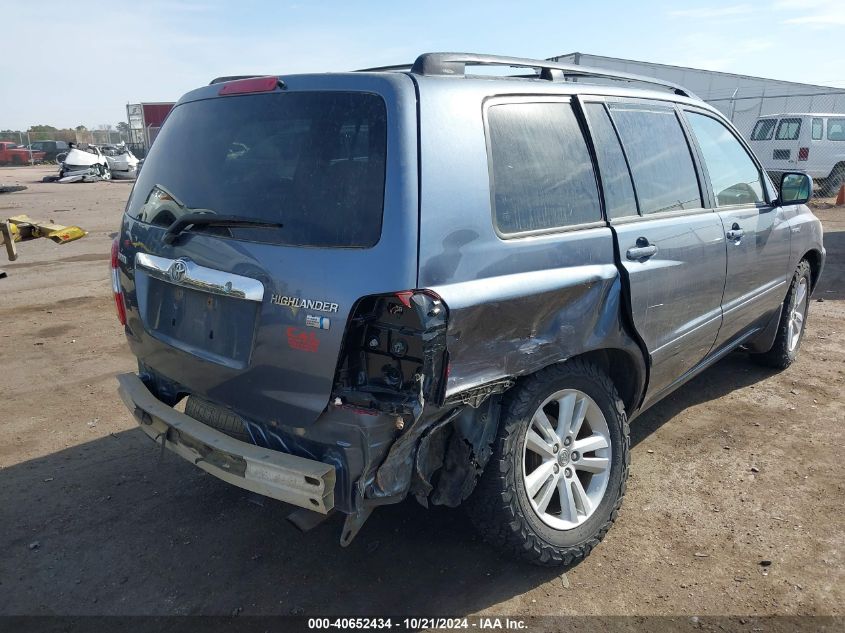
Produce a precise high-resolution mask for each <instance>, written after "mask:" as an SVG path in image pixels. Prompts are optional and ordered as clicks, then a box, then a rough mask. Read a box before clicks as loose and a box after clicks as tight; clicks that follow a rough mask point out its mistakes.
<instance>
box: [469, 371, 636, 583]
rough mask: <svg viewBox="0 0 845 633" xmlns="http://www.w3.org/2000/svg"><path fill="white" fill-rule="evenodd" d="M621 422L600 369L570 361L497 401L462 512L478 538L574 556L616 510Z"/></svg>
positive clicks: (624, 438) (559, 560) (545, 560)
mask: <svg viewBox="0 0 845 633" xmlns="http://www.w3.org/2000/svg"><path fill="white" fill-rule="evenodd" d="M628 461H629V439H628V423H627V418H626V416H625V410H624V407H623V405H622V401H621V400H620V398H619V395H618V394H617V392H616V389H615V387H614V385H613V383H612V382H611V381H610V379H609V378H608V377H607V376H606V375H604V373H602V372H601V371H600V370H599V369H598V368H597V367H595V366H593V365H591V364H589V363H585V362H583V361H578V360H576V361H571V362H569V363H565V364H562V365H556V366H553V367H549V368H547V369H545V370H543V371H541V372H539V373H537V374H535V375H534V376H532V377H530V378H528V379H527V380H526V381H525V382H524V383H522V385H521V386H519V387H517V388H515V389H514V390H513V391H512V392H511V393H510V394H509V397H508V399H507V400H506V401H505V402H504V403H503V409H502V420H501V423H500V427H499V433H498V436H497V439H496V443H495V445H494V453H493V456H492V457H491V459H490V463H489V464H488V466H487V468H486V470H485V472H484V474H483V476H482V478H481V481H480V482H479V484H478V488H477V489H476V491H475V493H474V494H473V497H472V498H471V499H470V505H469V510H470V516H471V518H472V520H473V522H474V523H475V524H476V526H477V527H478V529H479V531H480V532H481V534H482V535H483V536H484V538H485V539H486V540H487V541H489V542H490V543H492V544H493V545H495V546H497V547H499V548H501V549H504V550H506V551H508V552H509V553H511V554H514V555H516V556H519V557H521V558H523V559H526V560H528V561H530V562H532V563H535V564H539V565H547V566H552V565H571V564H573V563H576V562H578V561H580V560H582V559H583V558H584V557H586V556H587V554H589V553H590V551H591V550H592V549H593V548H594V547H595V546H596V545H597V544H598V543H599V541H600V540H601V539H602V538H603V537H604V535H605V533H606V532H607V530H608V529H609V528H610V525H611V523H612V522H613V521H614V520H615V519H616V515H617V512H618V510H619V506H620V505H621V503H622V497H623V495H624V494H625V484H626V479H627V473H628Z"/></svg>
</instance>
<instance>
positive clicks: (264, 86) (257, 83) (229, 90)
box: [217, 77, 282, 95]
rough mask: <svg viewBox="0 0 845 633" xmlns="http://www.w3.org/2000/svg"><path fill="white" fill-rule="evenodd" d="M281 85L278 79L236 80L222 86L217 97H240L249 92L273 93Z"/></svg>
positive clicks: (254, 78) (255, 78) (253, 78)
mask: <svg viewBox="0 0 845 633" xmlns="http://www.w3.org/2000/svg"><path fill="white" fill-rule="evenodd" d="M280 85H282V82H281V81H279V78H278V77H252V78H250V79H236V80H235V81H229V82H226V83H225V84H223V87H222V88H220V92H218V93H217V94H219V95H242V94H247V93H251V92H273V91H274V90H275V89H276V88H278V87H279V86H280Z"/></svg>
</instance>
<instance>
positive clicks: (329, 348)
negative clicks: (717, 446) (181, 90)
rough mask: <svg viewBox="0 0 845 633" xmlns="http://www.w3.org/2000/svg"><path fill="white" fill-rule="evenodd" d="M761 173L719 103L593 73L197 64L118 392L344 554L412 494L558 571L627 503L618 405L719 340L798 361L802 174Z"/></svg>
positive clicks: (116, 258) (126, 241) (717, 351)
mask: <svg viewBox="0 0 845 633" xmlns="http://www.w3.org/2000/svg"><path fill="white" fill-rule="evenodd" d="M476 65H485V66H495V67H498V68H500V69H501V70H504V72H505V76H504V77H501V76H498V77H494V76H489V75H490V73H489V72H488V73H487V74H486V75H483V76H482V75H476V76H474V75H472V74H471V68H472V67H473V66H476ZM512 67H513V68H518V69H520V70H519V71H516V72H519V75H518V76H512V71H511V70H510V69H511V68H512ZM509 72H510V73H511V74H510V75H509V74H508V73H509ZM574 78H577V79H578V81H577V82H573V81H568V80H569V79H574ZM594 80H595V83H591V81H594ZM599 82H601V85H600V84H599ZM779 185H780V187H779V189H778V188H776V187H775V186H774V185H773V184H772V182H770V180H769V179H768V177H767V176H766V174H765V172H764V171H763V169H762V167H761V165H760V163H759V161H758V160H757V158H756V157H755V156H754V154H753V153H752V152H751V151H750V150H749V149H748V147H747V145H746V143H745V142H744V141H743V139H742V137H741V136H740V135H739V134H738V133H737V132H736V130H735V129H734V128H733V126H732V125H731V123H730V122H729V121H727V120H726V119H725V118H724V117H723V116H722V115H721V114H720V113H719V112H718V111H716V110H715V109H714V108H712V107H710V106H709V105H707V104H706V103H704V102H703V101H701V100H699V99H698V98H696V97H695V96H694V95H692V94H690V93H688V92H687V91H685V90H684V89H683V88H681V87H680V86H677V85H675V84H671V83H667V82H663V81H661V80H657V79H652V78H646V77H639V76H634V75H627V74H624V73H618V72H614V71H610V70H602V69H593V68H587V67H583V66H580V65H566V64H559V63H552V62H545V61H538V60H530V59H514V58H503V57H496V56H484V55H474V54H456V53H429V54H425V55H422V56H420V57H419V58H418V59H417V60H416V62H415V63H414V64H413V65H412V66H406V67H394V68H386V69H372V70H369V71H359V72H352V73H337V74H319V75H317V74H314V75H289V76H279V77H251V78H242V79H235V80H230V81H223V82H212V83H211V84H210V85H208V86H206V87H203V88H199V89H197V90H194V91H193V92H190V93H188V94H186V95H185V96H184V97H183V98H182V99H181V100H180V102H179V103H178V104H177V105H176V106H175V107H174V108H173V110H172V112H171V113H170V115H169V117H168V119H167V121H166V123H165V124H164V126H163V128H162V130H161V132H160V134H159V136H158V138H157V139H156V142H155V144H154V146H153V147H152V149H151V152H150V155H149V157H148V159H147V164H146V166H145V167H144V169H143V170H142V172H141V173H140V175H139V178H138V180H137V182H136V183H135V186H134V188H133V191H132V194H131V197H130V199H129V201H128V204H127V206H126V211H125V214H124V216H123V220H122V224H121V227H120V232H119V235H118V237H117V238H116V239H115V241H114V244H113V249H112V259H111V270H112V280H113V290H114V300H115V305H116V309H117V314H118V318H119V320H120V324H121V327H122V328H124V330H125V334H126V338H127V341H128V343H129V346H130V348H131V350H132V352H133V353H134V355H135V356H136V357H137V359H138V371H137V373H129V374H124V375H121V376H119V383H120V386H119V391H120V394H121V397H122V399H123V401H124V402H125V403H126V405H127V406H128V408H129V410H130V411H131V412H132V414H133V415H134V416H135V418H136V419H137V422H138V423H139V426H140V428H141V429H142V430H143V431H144V432H145V433H146V434H147V435H148V436H149V437H150V438H152V439H153V440H154V441H155V442H156V443H157V444H158V445H159V446H160V447H161V448H160V450H161V451H162V453H163V452H165V451H164V449H165V448H166V449H168V450H169V451H172V452H174V453H176V454H178V455H181V456H182V457H184V458H185V459H187V460H189V461H190V462H191V463H193V464H194V465H196V467H198V468H201V469H203V470H205V471H207V472H209V473H211V474H213V475H214V476H216V477H219V478H220V479H222V480H223V481H226V482H228V483H230V484H233V485H235V486H239V487H241V488H244V489H246V490H250V491H253V492H256V493H259V494H261V495H265V496H268V497H272V498H275V499H279V500H282V501H285V502H287V503H289V504H292V505H294V506H298V507H299V508H300V510H296V511H295V512H294V514H293V515H292V516H293V518H294V520H295V521H296V522H297V523H298V524H300V525H313V524H314V523H316V522H317V519H319V518H321V517H325V516H328V515H329V514H331V513H341V514H342V515H344V517H345V518H344V523H343V527H342V530H341V534H340V540H341V544H343V545H346V544H348V543H349V542H350V541H351V540H352V539H353V538H354V537H355V535H356V533H357V532H358V531H359V529H360V528H361V526H362V524H363V523H364V521H365V520H366V519H367V518H368V516H370V513H371V512H372V511H373V510H374V509H375V508H377V507H378V506H380V505H384V504H390V503H397V502H399V501H401V500H403V499H405V498H406V497H408V496H413V497H415V498H416V499H417V500H418V501H419V502H420V503H422V504H423V505H429V504H435V505H445V506H450V507H453V506H458V505H462V504H463V505H466V506H467V508H468V513H469V515H470V517H471V519H472V521H474V523H475V524H476V525H477V526H478V528H479V529H480V531H481V533H482V534H483V535H484V537H485V538H486V539H487V540H488V541H489V542H491V543H493V544H494V545H496V546H498V547H500V548H502V549H504V550H506V551H508V552H510V553H512V554H514V555H516V556H519V557H522V558H524V559H527V560H529V561H531V562H534V563H538V564H544V565H556V564H572V563H574V562H577V561H579V560H581V559H582V558H584V557H585V556H587V554H588V553H589V552H590V551H591V550H592V549H593V547H595V546H596V545H597V544H598V542H599V541H600V540H601V539H602V538H603V536H604V534H605V533H606V531H607V530H608V528H609V527H610V525H611V524H612V522H613V521H614V520H615V518H616V516H617V513H618V510H619V508H620V505H621V502H622V497H623V494H624V492H625V484H626V478H627V475H628V466H629V460H630V440H629V422H630V421H632V420H634V419H635V418H636V417H637V416H639V415H640V414H641V413H642V412H643V411H645V410H647V409H648V408H649V407H650V406H652V405H653V404H654V403H655V402H657V401H659V400H660V399H661V398H663V397H665V396H666V395H667V394H669V393H671V392H672V391H673V390H675V389H676V388H678V387H679V386H681V385H682V384H684V383H685V382H686V381H688V380H689V379H690V378H692V377H693V376H695V375H696V374H698V373H699V372H701V371H702V370H704V369H705V368H707V367H709V366H710V365H712V364H713V363H714V362H716V361H717V360H719V359H720V358H722V357H723V356H725V355H726V354H728V353H729V352H731V351H732V350H735V349H737V348H740V347H741V348H742V349H743V350H745V351H746V352H748V353H749V354H750V356H751V357H752V358H754V359H756V360H757V361H759V362H761V363H764V364H767V365H769V366H772V367H776V368H786V367H787V366H788V365H789V364H790V363H791V362H792V361H793V360H794V358H795V356H796V354H797V353H798V350H799V347H800V345H801V340H802V336H803V333H804V328H805V325H806V322H807V313H808V309H809V297H810V295H811V293H812V291H813V288H814V286H815V284H816V282H817V280H818V278H819V275H820V272H821V269H822V266H823V263H824V257H825V250H824V248H823V245H822V231H821V226H820V223H819V221H818V220H817V219H816V218H815V217H814V216H813V215H812V213H811V212H810V211H809V209H808V208H807V207H806V206H805V204H804V203H805V202H806V201H807V199H808V197H809V195H810V192H811V182H810V179H809V178H808V177H807V176H806V175H804V174H802V173H798V172H788V173H785V174H784V175H783V177H782V181H781V182H780V183H779ZM177 404H179V405H180V407H179V408H178V409H177V408H176V405H177ZM183 405H184V409H182V408H181V407H182V406H183ZM704 450H706V448H705V449H704ZM315 517H316V518H315Z"/></svg>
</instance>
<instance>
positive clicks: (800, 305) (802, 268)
mask: <svg viewBox="0 0 845 633" xmlns="http://www.w3.org/2000/svg"><path fill="white" fill-rule="evenodd" d="M811 283H812V280H811V278H810V264H809V263H808V262H807V260H801V263H800V264H798V268H796V269H795V274H794V275H793V277H792V283H791V284H790V285H789V291H788V292H787V293H786V298H785V299H784V300H783V310H782V312H781V315H780V323H778V331H777V335H776V336H775V343H774V345H772V348H771V349H770V350H769V351H768V352H764V353H762V354H752V355H751V357H752V358H753V359H754V360H755V361H757V362H758V363H760V364H762V365H766V366H768V367H774V368H776V369H786V368H787V367H789V366H790V365H791V364H792V362H793V361H794V360H795V358H796V357H797V356H798V349H799V348H800V347H801V340H802V339H803V338H804V329H805V327H806V325H807V312H808V310H809V309H810V288H811Z"/></svg>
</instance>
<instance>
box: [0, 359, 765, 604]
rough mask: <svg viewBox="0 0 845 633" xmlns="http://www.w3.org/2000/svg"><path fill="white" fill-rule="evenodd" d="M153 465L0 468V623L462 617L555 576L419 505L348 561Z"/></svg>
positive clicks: (726, 377)
mask: <svg viewBox="0 0 845 633" xmlns="http://www.w3.org/2000/svg"><path fill="white" fill-rule="evenodd" d="M767 375H768V373H767V371H765V370H763V369H762V368H758V367H756V366H754V365H751V364H749V362H748V361H747V359H745V358H744V356H743V355H741V354H736V355H733V356H731V357H729V358H727V359H725V360H723V361H722V362H720V363H718V364H717V365H716V366H714V367H713V368H711V369H710V370H708V371H707V372H705V374H703V375H701V376H699V377H698V378H696V379H695V380H693V381H692V383H690V384H688V385H687V386H685V387H683V388H682V389H681V390H679V391H678V392H676V393H675V394H673V395H672V396H670V397H669V398H667V399H666V400H664V401H663V402H662V403H660V404H658V405H657V406H656V407H655V408H653V409H652V410H651V411H649V412H648V413H646V414H644V415H643V416H641V417H640V418H639V419H638V420H637V421H635V422H634V424H633V425H632V444H633V445H636V444H637V443H638V442H640V441H642V439H643V438H644V437H646V436H647V435H648V434H649V433H652V432H653V431H655V430H656V429H658V428H659V427H660V426H662V425H663V424H666V423H668V422H670V421H671V420H672V418H673V416H675V415H676V413H677V412H679V411H680V410H682V409H684V408H685V407H688V406H691V405H692V404H695V403H698V402H705V401H708V400H710V399H714V398H718V397H720V396H722V395H723V394H725V393H728V392H729V391H731V390H733V389H735V388H737V387H740V386H744V385H747V384H751V383H754V382H757V381H759V380H762V379H763V378H765V377H766V376H767ZM157 460H158V450H157V449H156V447H155V446H154V445H153V444H152V443H151V442H150V441H149V440H148V439H147V437H146V436H145V435H143V433H142V432H141V431H140V430H137V429H133V430H129V431H124V432H122V433H118V434H115V435H111V436H108V437H105V438H102V439H98V440H95V441H92V442H89V443H87V444H83V445H80V446H77V447H73V448H69V449H67V450H63V451H59V452H57V453H53V454H51V455H48V456H46V457H43V458H40V459H35V460H31V461H29V462H25V463H22V464H20V465H16V466H13V467H9V468H5V469H3V470H2V471H0V508H3V509H4V510H3V514H4V515H5V516H4V519H3V524H4V532H5V534H4V538H3V541H4V543H2V544H0V545H2V548H3V551H4V552H6V556H5V560H4V561H3V565H2V567H0V570H2V571H0V583H2V585H0V587H2V591H0V613H6V614H9V613H13V614H32V613H57V614H93V613H105V614H198V613H201V614H229V613H232V612H235V611H236V610H237V609H242V610H243V611H242V612H243V613H244V614H249V613H281V614H287V613H297V614H298V613H305V614H317V613H319V614H323V615H325V614H326V613H332V614H338V615H354V614H362V615H365V614H373V613H382V614H384V613H397V614H398V613H402V614H420V615H431V614H432V613H435V612H436V613H456V614H459V613H470V612H474V611H478V610H481V609H484V608H486V607H489V606H491V605H495V604H498V603H500V602H503V601H505V600H508V599H510V598H512V597H514V596H518V595H520V594H523V593H525V592H526V591H529V590H531V589H533V588H535V587H537V586H538V585H541V584H543V583H544V582H547V581H548V580H550V579H552V578H554V577H555V576H557V575H558V574H559V573H560V570H548V569H541V568H535V567H531V566H527V565H523V564H520V563H517V562H514V561H512V560H510V559H508V558H504V557H501V556H499V555H498V554H497V553H496V552H494V551H493V550H491V549H490V548H489V547H488V546H486V545H485V544H484V543H483V542H481V541H480V540H479V539H478V537H477V536H476V534H475V532H474V530H473V529H472V527H471V526H470V525H469V523H468V521H467V519H466V517H465V515H464V513H463V512H462V511H461V510H448V509H443V508H433V509H431V510H425V509H424V508H422V507H420V506H418V505H417V503H416V502H414V501H406V502H405V503H402V504H400V505H398V506H388V507H384V508H380V509H378V510H377V511H376V512H375V513H374V515H373V517H371V519H370V520H369V521H368V523H367V524H366V525H365V526H364V528H363V529H362V531H361V533H360V534H359V536H358V538H357V539H356V540H355V541H354V542H353V543H352V545H351V546H350V547H348V548H346V549H342V548H340V547H339V546H338V538H339V535H340V522H339V518H337V517H336V518H333V519H332V520H330V521H328V522H326V523H325V524H323V525H321V526H319V527H318V528H316V529H315V530H313V531H312V532H310V533H308V534H302V533H300V532H299V531H297V530H296V529H295V528H294V527H293V526H291V525H290V524H289V523H288V522H287V521H286V518H285V517H286V515H287V513H288V512H289V511H290V507H289V506H285V505H284V504H281V503H278V502H275V501H272V500H269V499H268V500H265V501H264V503H263V505H259V504H258V503H256V502H257V501H259V499H258V498H255V497H251V496H250V495H249V494H247V493H244V492H243V491H240V490H239V489H236V488H233V487H231V486H228V485H226V484H224V483H222V482H219V481H217V480H216V479H214V478H213V477H211V476H208V475H206V474H204V473H203V472H202V471H200V470H198V469H196V468H194V467H192V466H191V465H190V464H188V463H187V462H184V461H182V460H181V459H180V458H178V457H177V456H175V455H172V454H169V453H168V454H166V455H165V457H164V460H163V462H161V463H160V464H159V463H157ZM634 461H636V452H635V455H634ZM627 511H629V512H636V508H627Z"/></svg>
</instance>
